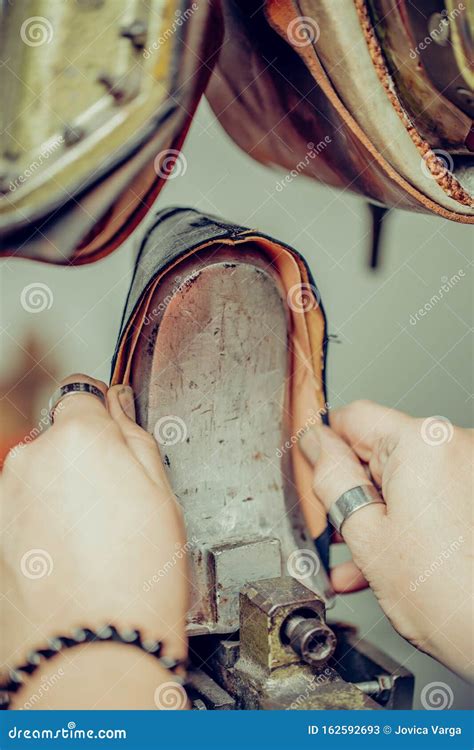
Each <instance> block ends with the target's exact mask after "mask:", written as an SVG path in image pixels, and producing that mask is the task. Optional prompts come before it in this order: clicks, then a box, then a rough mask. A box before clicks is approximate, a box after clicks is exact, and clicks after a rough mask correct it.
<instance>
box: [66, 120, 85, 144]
mask: <svg viewBox="0 0 474 750" xmlns="http://www.w3.org/2000/svg"><path fill="white" fill-rule="evenodd" d="M84 135H85V131H84V129H83V128H80V127H78V126H77V125H66V126H65V128H64V130H63V138H64V143H65V144H66V146H74V144H75V143H78V142H79V141H82V139H83V138H84Z"/></svg>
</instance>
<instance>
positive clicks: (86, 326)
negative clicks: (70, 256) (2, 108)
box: [0, 102, 474, 708]
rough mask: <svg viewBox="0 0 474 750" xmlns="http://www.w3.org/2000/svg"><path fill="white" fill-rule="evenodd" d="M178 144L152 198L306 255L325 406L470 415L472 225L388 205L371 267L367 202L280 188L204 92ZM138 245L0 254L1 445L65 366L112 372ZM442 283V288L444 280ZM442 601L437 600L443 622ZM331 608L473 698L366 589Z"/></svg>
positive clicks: (14, 435)
mask: <svg viewBox="0 0 474 750" xmlns="http://www.w3.org/2000/svg"><path fill="white" fill-rule="evenodd" d="M183 153H184V157H185V160H184V161H183V162H182V163H181V169H180V173H179V174H178V172H176V174H175V175H172V178H171V179H170V180H169V182H168V184H167V186H166V187H165V189H164V190H163V192H162V194H161V195H160V197H159V199H158V201H157V208H160V209H161V208H164V207H166V206H169V205H188V206H193V207H196V208H198V209H200V210H202V211H207V212H212V213H215V214H219V215H221V216H223V217H225V218H227V219H231V220H232V221H234V222H236V223H242V224H244V225H247V226H250V227H255V228H258V229H260V230H262V231H264V232H266V233H268V234H271V235H274V236H275V237H277V238H278V239H279V240H282V241H283V242H286V243H288V244H290V245H292V246H294V247H295V248H296V249H297V250H299V252H301V253H302V254H303V255H304V256H305V257H306V259H307V260H308V263H309V265H310V266H311V268H312V271H313V273H314V276H315V279H316V282H317V284H318V287H319V290H320V292H321V296H322V300H323V304H324V307H325V310H326V314H327V317H328V322H329V333H330V334H332V335H334V336H336V337H337V339H336V340H335V341H333V342H332V343H331V345H330V348H329V357H328V400H329V403H330V405H331V407H337V406H340V405H342V404H345V403H347V402H349V401H352V400H353V399H357V398H370V399H373V400H375V401H379V402H381V403H383V404H386V405H389V406H393V407H396V408H398V409H402V410H405V411H407V412H409V413H411V414H413V415H416V416H431V415H440V416H444V417H447V418H448V419H449V420H451V421H452V422H454V423H456V424H459V425H462V426H465V427H468V426H472V425H473V418H472V417H473V396H472V394H473V387H472V378H473V368H472V362H473V356H472V355H473V338H472V331H473V328H472V326H473V312H474V310H473V304H474V296H473V279H472V256H473V253H472V250H473V236H472V230H471V229H470V227H469V226H466V225H458V224H455V223H452V222H448V221H446V220H444V219H440V218H435V217H427V216H424V215H414V214H407V213H402V212H397V211H392V212H391V213H390V215H389V217H388V221H387V226H386V232H385V237H384V241H383V249H382V257H381V263H380V267H379V268H378V269H377V270H376V271H371V270H370V269H369V267H368V255H369V237H370V223H369V216H368V211H367V208H366V205H365V203H364V202H363V201H362V200H361V199H360V198H357V197H354V196H353V195H351V194H350V193H349V192H336V191H335V190H332V189H331V188H325V187H323V186H321V185H318V184H316V183H313V182H310V181H309V180H307V179H306V178H305V177H304V176H298V177H296V178H295V179H292V180H286V181H285V186H284V187H283V188H282V186H281V183H280V180H281V179H282V177H284V176H285V175H284V173H283V172H282V171H277V170H271V169H266V168H265V167H263V166H261V165H259V164H257V163H255V162H254V161H252V160H251V159H250V157H248V156H247V155H246V154H244V153H242V152H241V151H240V150H239V149H238V148H237V147H236V146H235V145H234V144H233V143H232V142H231V141H230V139H229V138H228V137H227V136H226V134H225V133H224V132H223V130H222V129H221V128H220V126H219V125H218V124H217V123H216V121H215V119H214V116H213V115H212V113H211V112H210V109H209V107H208V105H207V104H206V103H205V102H204V103H203V104H201V107H200V109H199V111H198V114H197V117H196V119H195V120H194V123H193V125H192V128H191V131H190V134H189V137H188V139H187V141H186V144H185V147H184V152H183ZM183 165H184V169H183ZM151 218H152V217H150V218H149V219H148V220H147V221H150V220H151ZM143 227H144V225H143V224H142V227H141V229H140V230H139V233H140V234H141V233H142V232H143ZM137 248H138V241H137V232H135V234H134V235H133V236H132V237H131V238H130V240H129V241H127V243H126V244H125V245H124V246H123V247H122V248H120V249H119V250H117V251H116V252H115V253H114V254H113V255H112V256H110V257H109V258H106V259H105V260H103V261H100V262H98V263H96V264H93V265H91V266H87V267H82V268H59V267H50V266H46V265H43V264H39V263H35V262H31V261H24V260H15V259H9V260H5V261H2V262H1V264H0V285H1V290H2V305H1V310H2V320H1V354H2V356H1V360H0V419H1V421H2V424H3V425H4V426H5V429H4V431H3V432H4V437H3V438H2V440H3V444H2V446H1V449H2V451H3V453H5V451H6V450H7V449H8V447H9V446H11V445H14V444H15V443H16V442H18V441H20V440H22V439H23V438H24V436H25V435H27V434H29V433H30V431H33V432H31V433H30V434H31V435H36V434H38V433H39V432H41V431H42V430H43V429H45V425H46V420H45V414H46V406H47V402H48V398H49V395H50V393H51V391H52V390H53V388H54V387H55V385H56V383H57V381H58V380H59V379H60V378H62V377H63V376H65V375H68V374H70V373H72V372H86V373H88V374H90V375H92V376H94V377H96V378H99V379H102V380H105V381H107V380H108V378H109V374H110V361H111V357H112V353H113V350H114V347H115V342H116V337H117V334H118V329H119V325H120V319H121V314H122V308H123V305H124V302H125V297H126V293H127V290H128V287H129V284H130V280H131V274H132V268H133V263H134V258H135V255H136V252H137ZM455 274H456V275H457V277H456V279H455V281H454V282H453V281H452V279H453V277H454V275H455ZM449 280H451V281H449ZM443 285H444V288H445V289H446V286H448V291H443V292H442V293H441V294H440V289H442V287H443ZM35 295H36V302H35ZM425 306H426V307H425ZM420 309H423V311H424V313H425V314H424V315H423V316H422V315H420V314H419V313H418V311H419V310H420ZM417 313H418V315H417ZM413 502H414V504H415V503H416V497H414V498H413ZM436 574H437V573H435V575H436ZM448 614H449V613H447V612H444V609H443V602H440V622H439V623H438V625H441V623H442V621H443V617H444V618H446V617H447V616H448ZM333 616H334V617H335V618H338V619H340V620H344V621H346V622H349V623H352V624H356V625H358V626H359V627H360V630H361V634H362V635H364V636H366V637H367V639H368V640H370V641H372V642H373V643H374V644H376V645H377V646H378V647H380V648H382V649H383V650H385V651H386V652H388V653H389V654H390V655H391V656H393V657H394V658H395V659H396V660H397V661H399V662H401V663H402V664H404V665H406V667H407V668H408V669H410V670H411V671H412V672H414V673H415V676H416V688H415V705H414V707H415V708H419V707H421V704H420V699H419V696H420V691H421V690H422V688H423V687H424V686H425V685H426V684H428V683H430V682H434V681H442V682H444V683H446V684H447V685H449V686H450V688H451V689H452V691H453V695H454V702H453V705H452V708H468V707H470V703H471V700H470V691H469V688H468V687H467V685H466V684H465V683H463V682H462V681H461V680H459V679H458V678H457V677H456V676H454V675H453V674H452V673H450V672H449V671H448V670H446V669H444V668H443V667H441V666H440V665H438V664H437V663H436V662H434V661H433V660H432V659H430V658H429V657H427V656H424V655H422V654H420V653H418V652H417V651H415V650H414V649H413V648H412V647H411V646H409V645H408V644H407V643H406V642H405V641H404V640H403V639H401V638H400V637H399V636H397V634H396V633H395V632H394V630H393V629H392V627H391V625H390V624H389V622H388V621H387V619H386V618H385V617H384V615H383V614H382V612H381V610H380V608H379V607H378V605H377V603H376V601H375V599H374V597H373V596H372V594H371V593H370V592H363V593H358V594H352V595H350V596H345V597H339V598H338V601H337V604H336V607H335V610H333ZM436 625H437V624H436V623H434V626H436Z"/></svg>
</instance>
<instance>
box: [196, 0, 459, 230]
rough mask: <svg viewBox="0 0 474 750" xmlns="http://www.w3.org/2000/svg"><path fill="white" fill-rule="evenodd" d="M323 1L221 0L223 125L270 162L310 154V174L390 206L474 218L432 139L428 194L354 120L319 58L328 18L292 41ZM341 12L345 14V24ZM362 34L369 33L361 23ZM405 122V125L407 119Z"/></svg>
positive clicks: (218, 82)
mask: <svg viewBox="0 0 474 750" xmlns="http://www.w3.org/2000/svg"><path fill="white" fill-rule="evenodd" d="M322 4H323V5H326V6H327V7H328V8H329V9H330V10H331V9H335V10H336V11H337V8H338V7H339V8H340V7H341V6H335V5H334V3H329V2H327V1H326V2H325V3H322ZM361 4H362V5H364V3H362V0H361V2H360V3H359V2H358V1H357V2H355V3H353V4H352V3H351V4H350V8H351V9H352V11H354V8H357V6H359V5H361ZM316 5H317V3H314V2H311V0H307V2H290V0H267V2H266V3H265V4H264V5H262V4H261V3H257V2H256V0H244V2H236V0H223V12H224V24H225V39H224V44H223V47H222V50H221V54H220V57H219V60H218V64H217V68H216V72H215V74H214V75H213V77H212V78H211V81H210V83H209V86H208V90H207V96H208V98H209V100H210V103H211V105H212V107H213V109H214V111H215V112H216V115H217V116H218V117H219V119H220V121H221V123H222V124H223V125H224V127H225V128H226V130H227V131H228V132H229V134H230V135H231V136H232V137H233V138H234V140H235V141H236V142H237V143H238V144H239V145H240V147H241V148H243V149H244V150H245V151H246V152H247V153H249V154H251V155H252V156H253V157H254V158H256V159H257V160H259V161H261V162H263V163H265V164H278V165H280V166H282V167H284V168H285V169H288V170H292V169H295V168H297V166H298V165H301V164H303V165H304V168H303V170H302V171H303V173H304V174H305V175H306V176H309V177H313V178H315V179H317V180H319V181H321V182H324V183H326V184H329V185H331V186H333V187H338V188H344V189H350V190H353V191H355V192H358V193H360V194H362V195H364V196H366V197H367V198H369V199H370V200H371V201H375V202H378V203H381V204H383V205H385V206H388V207H398V208H404V209H408V210H412V211H423V212H429V213H435V214H438V215H440V216H443V217H444V218H447V219H451V220H454V221H461V222H466V223H473V222H474V217H473V216H472V208H471V207H470V206H469V205H465V203H463V202H457V201H456V200H455V199H452V198H451V194H450V192H449V191H451V192H452V191H453V189H452V186H448V188H447V189H445V181H446V180H444V179H443V178H444V177H445V175H440V174H439V173H438V172H436V170H437V169H438V167H439V165H438V164H437V159H436V156H432V155H431V154H430V153H428V152H429V146H428V145H422V150H423V149H424V153H425V154H426V153H428V158H427V164H426V166H427V168H430V169H431V166H433V175H434V176H433V179H432V181H431V182H432V184H430V187H432V188H433V191H432V193H433V194H432V195H431V196H430V195H428V190H427V191H426V193H424V192H422V191H421V190H420V189H419V188H417V187H416V186H415V185H414V184H412V182H411V181H410V179H407V176H404V175H403V174H402V173H401V171H400V169H398V168H397V167H396V166H395V165H394V164H393V163H391V161H390V160H389V159H388V158H387V157H386V154H385V151H386V149H384V148H382V144H379V145H377V144H376V143H375V142H374V140H373V138H372V134H371V132H370V128H367V129H365V130H364V128H363V127H362V126H361V124H360V123H359V122H358V121H357V119H356V116H355V115H356V112H352V111H351V110H350V109H348V107H347V105H346V104H345V103H344V101H343V96H342V94H343V93H344V92H341V91H337V90H336V88H335V86H334V85H333V82H332V81H331V79H330V77H329V74H328V72H327V71H326V70H325V68H324V66H323V64H322V63H321V60H320V58H319V55H318V45H320V44H321V40H323V39H324V41H325V43H326V45H328V44H329V45H330V41H331V39H332V37H331V35H328V38H326V37H325V36H324V34H325V29H324V26H323V25H322V26H321V28H320V30H319V31H320V37H319V40H317V41H315V42H314V43H301V39H299V40H296V42H295V39H293V46H292V40H291V39H290V37H291V34H289V32H288V29H291V28H292V27H294V24H295V23H296V24H297V23H298V22H299V21H301V20H304V19H308V18H309V19H310V20H312V19H313V18H316V14H315V11H314V7H315V6H316ZM344 7H345V3H344ZM348 8H349V5H348ZM344 22H345V21H344V18H342V17H341V18H340V24H341V26H344ZM292 25H293V26H292ZM357 38H358V40H359V41H360V40H362V41H363V39H364V33H363V28H362V24H361V23H359V24H358V27H357ZM256 40H258V41H257V42H256ZM365 53H366V54H367V50H365ZM348 58H350V55H348ZM374 85H376V86H377V87H378V86H380V85H381V84H380V83H379V82H376V84H374ZM369 98H370V97H369ZM384 105H385V108H386V109H387V110H389V111H390V110H391V109H392V107H393V104H392V103H391V102H390V100H389V99H388V98H386V99H385V100H384ZM362 106H363V104H362ZM369 116H370V108H369ZM395 119H397V117H395ZM374 124H375V123H374ZM399 127H401V128H402V130H403V127H404V126H403V124H402V125H401V126H399ZM400 137H401V136H400ZM311 144H318V146H320V148H319V149H316V151H317V154H316V157H315V158H313V157H311V158H308V153H309V152H310V151H311ZM407 144H408V145H406V148H407V149H409V148H410V149H411V151H410V159H411V160H412V161H413V160H414V162H413V163H414V168H413V170H412V173H411V177H412V178H413V179H414V178H416V177H418V174H419V175H420V181H421V182H423V178H424V174H423V169H422V167H423V166H424V165H423V155H424V154H423V153H422V151H420V153H418V151H417V150H416V148H417V147H418V146H417V144H415V145H412V144H411V143H410V142H409V139H408V141H407ZM313 150H314V148H313ZM430 160H431V161H433V165H431V161H430ZM444 172H446V169H444ZM459 192H460V195H461V193H462V190H460V191H459ZM433 195H438V196H439V199H438V198H436V197H435V198H433ZM461 197H462V198H463V200H464V198H465V196H464V195H462V196H461ZM467 200H468V201H469V198H468V199H467ZM469 214H471V215H469Z"/></svg>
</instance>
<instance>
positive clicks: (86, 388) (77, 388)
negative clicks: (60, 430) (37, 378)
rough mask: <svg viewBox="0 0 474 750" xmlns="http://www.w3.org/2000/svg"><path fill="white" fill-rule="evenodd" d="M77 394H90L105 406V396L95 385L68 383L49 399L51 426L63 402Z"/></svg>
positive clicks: (57, 389)
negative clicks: (55, 413)
mask: <svg viewBox="0 0 474 750" xmlns="http://www.w3.org/2000/svg"><path fill="white" fill-rule="evenodd" d="M77 393H79V394H81V393H82V394H84V393H88V394H90V395H91V396H95V397H96V398H98V399H99V401H102V403H103V404H104V406H105V396H104V394H103V393H102V391H101V390H99V388H96V386H95V385H90V384H89V383H68V384H67V385H62V386H61V387H60V388H56V390H55V391H54V392H53V394H52V396H51V398H50V399H49V406H48V416H49V422H50V424H54V412H55V411H56V409H57V408H58V406H59V404H60V403H61V401H63V399H65V398H67V397H68V396H74V394H77Z"/></svg>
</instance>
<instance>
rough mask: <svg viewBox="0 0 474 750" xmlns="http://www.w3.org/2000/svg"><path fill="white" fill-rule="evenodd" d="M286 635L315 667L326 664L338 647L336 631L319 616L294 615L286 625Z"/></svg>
mask: <svg viewBox="0 0 474 750" xmlns="http://www.w3.org/2000/svg"><path fill="white" fill-rule="evenodd" d="M284 635H285V636H286V637H287V638H288V640H289V643H290V646H291V647H292V649H293V650H294V651H296V653H297V654H298V656H300V657H301V658H302V659H303V661H305V662H306V663H307V664H310V665H312V666H315V667H316V666H319V665H320V664H325V663H326V662H327V660H328V659H329V657H331V656H332V655H333V653H334V649H335V648H336V638H335V635H334V633H333V632H332V630H331V628H328V626H327V625H326V623H325V622H323V621H322V620H321V619H320V618H319V617H308V616H306V615H301V614H295V615H292V616H291V617H290V618H289V619H288V621H287V622H286V624H285V626H284Z"/></svg>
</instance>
